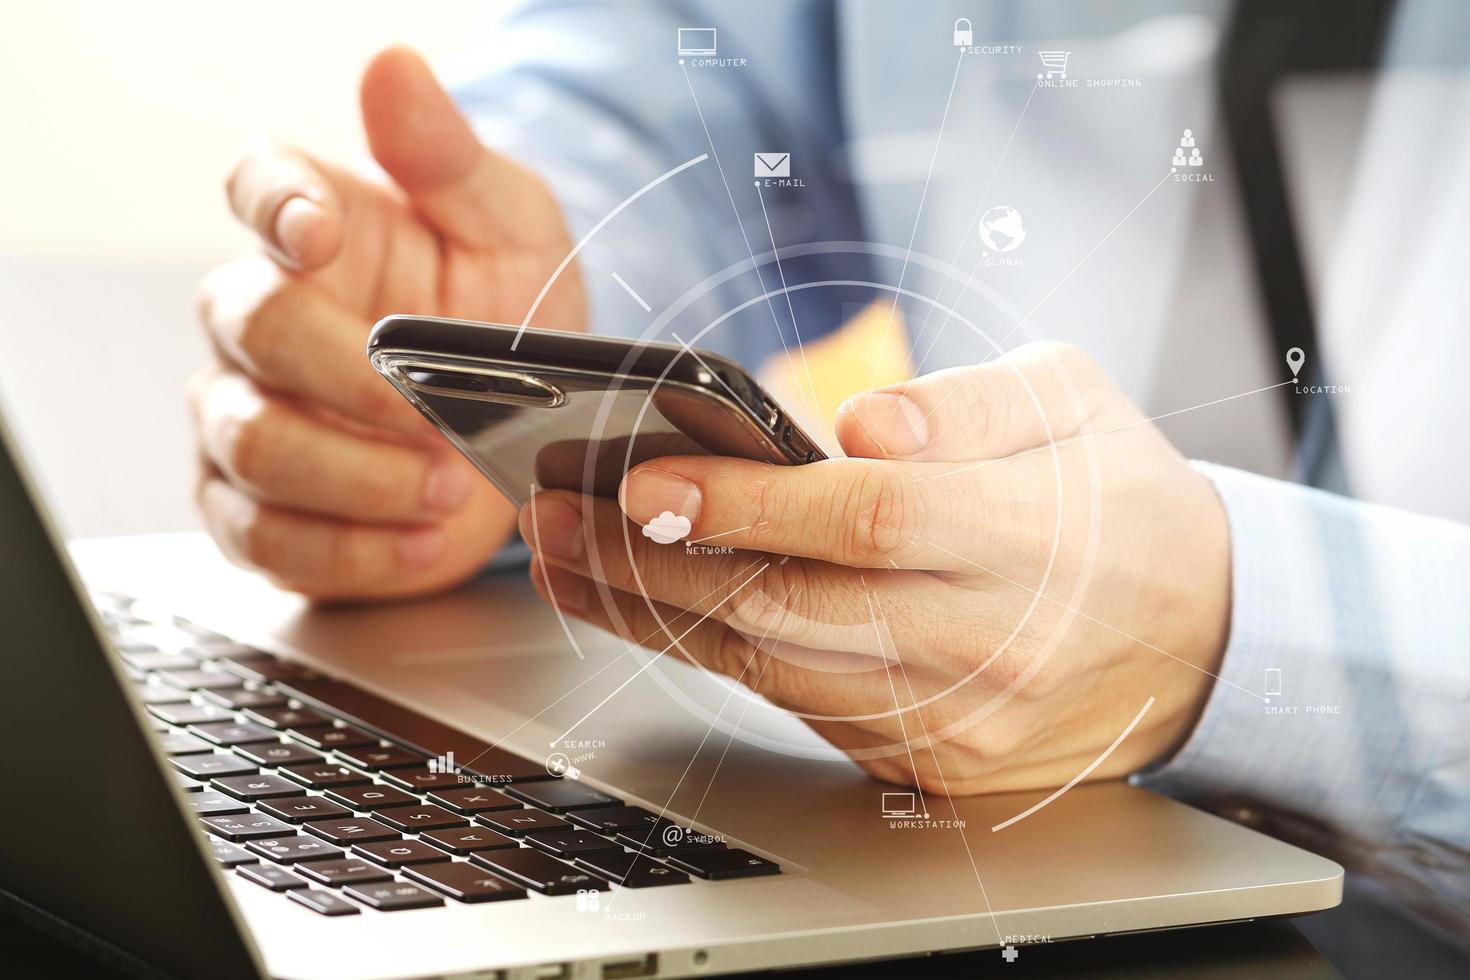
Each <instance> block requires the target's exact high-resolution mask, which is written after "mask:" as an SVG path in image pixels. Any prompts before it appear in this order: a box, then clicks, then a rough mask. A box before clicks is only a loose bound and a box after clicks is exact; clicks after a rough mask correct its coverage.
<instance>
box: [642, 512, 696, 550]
mask: <svg viewBox="0 0 1470 980" xmlns="http://www.w3.org/2000/svg"><path fill="white" fill-rule="evenodd" d="M692 526H693V525H691V524H690V522H689V518H687V517H680V516H678V515H677V514H675V513H674V512H673V511H671V510H666V511H664V512H663V513H662V514H660V515H658V516H657V517H655V518H654V519H653V520H651V521H649V522H648V523H647V524H645V525H643V536H644V537H645V538H652V539H653V540H654V541H656V542H657V543H658V544H673V543H674V542H675V541H678V540H679V539H681V538H683V537H684V536H685V535H686V534H688V533H689V528H690V527H692Z"/></svg>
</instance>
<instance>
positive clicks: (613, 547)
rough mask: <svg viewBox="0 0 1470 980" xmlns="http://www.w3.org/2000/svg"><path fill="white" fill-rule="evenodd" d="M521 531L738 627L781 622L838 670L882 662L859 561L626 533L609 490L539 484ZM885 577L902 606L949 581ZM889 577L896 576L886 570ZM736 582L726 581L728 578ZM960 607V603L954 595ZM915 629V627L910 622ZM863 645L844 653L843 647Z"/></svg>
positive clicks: (624, 586)
mask: <svg viewBox="0 0 1470 980" xmlns="http://www.w3.org/2000/svg"><path fill="white" fill-rule="evenodd" d="M520 526H521V535H522V537H523V538H524V539H525V540H526V541H527V542H528V543H529V544H530V546H531V548H532V549H533V550H534V551H535V552H536V553H537V554H538V555H541V556H543V558H544V559H545V560H546V561H547V562H550V563H552V564H556V565H560V566H562V567H564V568H569V569H572V570H574V571H576V572H578V573H579V574H583V575H588V576H590V577H592V578H595V579H597V580H599V581H602V582H606V583H607V584H608V585H611V586H612V587H613V588H616V589H621V590H624V591H627V592H633V593H638V594H641V595H647V596H648V597H649V598H650V599H653V600H656V601H660V602H664V603H668V604H670V605H673V606H675V607H678V608H681V609H690V610H693V611H694V612H697V613H700V614H707V615H712V616H714V617H716V618H717V619H719V620H720V621H722V622H724V623H726V624H728V625H729V626H731V627H732V628H734V629H736V630H738V631H740V632H742V633H747V634H750V635H760V634H762V633H765V632H767V631H769V630H771V629H773V628H774V627H775V626H776V624H777V623H780V624H781V629H782V637H783V638H784V639H785V640H787V641H789V642H791V643H795V644H800V645H801V646H804V647H808V648H811V649H812V650H819V651H824V652H826V653H827V654H828V656H827V657H825V658H824V659H823V661H822V662H821V663H820V664H818V663H817V662H815V660H814V661H812V662H810V663H809V664H808V666H812V667H819V668H820V669H825V670H829V671H862V670H873V669H875V668H877V667H879V666H881V664H882V660H881V659H880V658H882V656H883V650H882V644H883V638H882V636H881V635H880V633H879V631H878V629H877V627H876V617H875V615H874V608H873V604H872V600H871V599H870V598H869V593H870V587H869V585H868V583H866V582H865V581H864V579H863V574H862V573H861V572H859V571H858V570H856V569H852V568H845V567H842V566H837V565H829V564H824V563H821V562H804V561H787V562H784V563H783V562H780V561H779V560H777V559H774V558H770V557H764V556H759V555H752V554H750V553H748V552H735V553H733V554H730V555H702V554H690V553H688V552H686V551H685V549H684V548H683V547H682V546H679V545H677V544H675V545H664V544H657V543H655V542H653V541H651V540H650V539H648V538H646V537H644V536H643V535H641V534H636V533H635V534H633V535H630V536H629V537H628V538H627V539H626V540H625V538H624V534H625V529H626V528H627V522H626V521H625V520H624V519H623V517H622V514H621V513H620V512H619V510H618V508H617V506H616V505H615V504H613V502H612V501H610V500H599V499H597V498H595V497H583V496H581V495H579V494H576V493H570V492H567V491H559V490H558V491H547V492H543V493H540V494H537V495H536V496H535V497H534V498H532V499H531V501H530V502H528V503H527V505H526V506H525V507H524V508H523V509H522V511H521V518H520ZM899 574H900V576H901V578H900V579H899V580H892V579H890V580H888V581H885V583H884V585H885V587H886V588H887V589H889V590H890V591H896V592H902V593H904V594H906V596H907V600H906V601H905V602H903V603H901V604H900V603H894V605H895V606H896V607H897V608H898V613H899V615H901V616H903V617H907V616H908V615H909V614H910V612H909V611H910V610H912V609H914V608H922V607H923V604H924V603H925V601H926V600H934V599H936V598H937V596H936V593H937V592H939V591H940V590H944V589H947V588H949V586H946V585H944V584H942V583H940V582H938V581H936V580H934V579H933V578H931V577H929V576H924V575H921V574H918V573H908V572H905V573H899ZM885 578H887V576H885ZM725 582H730V583H732V584H731V586H730V587H727V588H721V587H720V586H721V583H725ZM950 607H951V608H953V605H952V604H950ZM903 628H905V629H906V630H908V631H910V632H912V627H911V626H908V625H907V624H906V625H905V627H903ZM842 653H847V654H855V655H859V656H856V657H841V656H837V655H838V654H842Z"/></svg>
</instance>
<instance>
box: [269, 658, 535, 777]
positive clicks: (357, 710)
mask: <svg viewBox="0 0 1470 980" xmlns="http://www.w3.org/2000/svg"><path fill="white" fill-rule="evenodd" d="M277 686H278V687H280V688H281V689H282V690H283V691H285V692H286V693H287V694H290V695H291V696H292V697H294V698H296V699H297V700H298V701H302V702H305V703H306V704H311V705H314V706H316V707H319V708H322V709H323V710H326V711H330V712H331V713H333V714H336V715H340V716H341V717H343V718H346V719H348V720H350V721H352V722H354V723H355V724H359V725H361V726H363V727H365V728H369V729H375V730H377V731H380V732H383V733H384V735H385V736H388V737H392V738H394V739H395V740H398V741H401V742H403V743H404V744H405V745H417V746H433V748H434V751H435V752H453V753H454V754H455V755H456V756H458V757H459V758H461V759H474V760H475V762H474V764H473V765H470V766H465V767H464V770H465V772H466V773H467V774H468V775H474V776H479V777H481V778H482V779H483V781H484V782H487V783H497V784H498V783H504V782H520V781H522V780H538V779H550V778H551V776H550V774H549V773H547V771H546V766H545V765H544V764H543V763H542V762H537V761H532V760H530V759H523V758H521V757H520V756H518V755H513V754H512V753H510V752H507V751H506V750H504V749H502V748H499V747H497V746H494V745H491V744H490V743H488V742H484V741H482V740H480V739H477V738H472V737H471V736H468V735H466V734H465V733H463V732H461V731H458V730H456V729H454V728H451V727H450V726H448V725H445V724H444V723H442V722H439V721H435V720H434V719H433V718H430V717H428V716H427V715H423V714H420V713H419V712H417V711H414V710H413V709H411V708H408V707H406V706H404V705H401V704H397V703H395V702H393V701H390V700H388V699H387V698H381V697H378V696H377V695H376V694H372V693H371V692H368V691H364V690H363V689H362V688H359V687H355V686H353V685H351V684H347V683H344V682H342V681H333V680H327V679H326V678H320V677H318V678H312V679H309V680H292V681H287V682H283V683H282V684H279V685H277ZM427 757H428V756H427V755H425V756H421V758H427Z"/></svg>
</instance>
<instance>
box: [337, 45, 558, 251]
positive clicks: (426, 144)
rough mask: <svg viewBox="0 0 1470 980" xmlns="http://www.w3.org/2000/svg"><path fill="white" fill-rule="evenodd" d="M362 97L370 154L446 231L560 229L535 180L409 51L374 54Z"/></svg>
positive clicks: (523, 234) (478, 239) (516, 241)
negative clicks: (477, 129) (487, 139)
mask: <svg viewBox="0 0 1470 980" xmlns="http://www.w3.org/2000/svg"><path fill="white" fill-rule="evenodd" d="M361 98H362V118H363V125H364V127H365V128H366V130H367V139H368V145H369V146H370V147H371V148H372V151H373V157H374V158H375V159H376V160H377V161H378V163H379V164H380V165H381V166H382V167H383V169H384V170H386V171H387V172H388V175H389V176H390V177H392V178H393V180H394V181H396V182H397V184H398V185H399V186H400V187H401V188H403V190H404V191H405V192H406V193H407V194H408V196H409V198H410V199H411V201H412V202H413V204H414V206H415V208H417V209H418V211H419V212H420V213H421V214H422V215H423V216H424V217H425V218H426V219H427V220H428V221H429V222H430V223H431V224H432V225H434V226H435V227H436V228H437V229H438V230H439V231H440V232H441V233H443V234H444V235H445V236H447V237H448V238H451V239H453V240H455V241H456V242H457V243H458V244H461V245H463V246H465V247H468V248H485V249H489V248H497V247H504V246H525V245H534V244H536V243H538V242H541V241H544V240H546V239H548V238H550V237H552V236H555V237H556V238H558V239H559V238H561V237H563V235H564V233H563V232H562V225H561V218H560V212H559V211H558V209H557V207H556V205H555V202H554V200H553V199H552V197H551V194H550V192H549V191H548V190H547V189H546V187H545V185H544V184H543V183H542V182H541V180H540V179H539V178H537V177H536V176H535V175H534V174H532V173H531V172H530V171H528V170H526V169H525V168H523V167H521V166H519V165H517V164H515V163H512V162H511V161H510V160H508V159H506V158H505V157H502V156H500V155H499V154H496V153H493V152H491V151H490V150H489V149H487V148H486V147H485V146H484V144H482V143H481V142H480V141H479V138H478V137H476V136H475V133H474V131H473V130H472V129H471V128H470V125H469V123H468V122H467V121H466V120H465V118H464V116H462V115H460V112H459V110H458V108H456V107H455V105H454V102H453V101H452V100H451V99H450V97H449V94H448V93H447V92H445V91H444V89H443V87H441V86H440V84H439V82H438V80H437V79H435V78H434V75H433V73H432V72H431V71H430V70H429V66H428V65H426V64H425V63H424V61H423V59H422V58H420V57H419V56H418V55H417V54H415V53H414V52H413V51H410V50H409V49H407V48H388V49H387V50H385V51H382V52H380V53H379V54H378V55H377V56H376V57H375V58H373V60H372V61H371V62H370V63H369V64H368V66H367V70H366V71H365V72H364V73H363V77H362V85H361Z"/></svg>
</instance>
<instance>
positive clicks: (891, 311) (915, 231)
mask: <svg viewBox="0 0 1470 980" xmlns="http://www.w3.org/2000/svg"><path fill="white" fill-rule="evenodd" d="M964 63H965V53H964V51H961V52H960V53H959V57H957V58H956V59H955V63H954V77H952V78H951V79H950V80H949V95H948V97H946V98H945V100H944V114H943V115H942V116H940V117H939V132H938V133H936V134H935V136H934V152H933V153H931V154H929V172H928V173H927V174H925V175H924V189H923V190H922V191H921V192H920V193H919V206H918V208H917V209H915V211H914V227H913V228H912V229H911V230H910V231H909V244H908V248H907V249H906V250H905V251H904V253H903V265H902V266H900V267H899V269H898V287H897V290H896V291H895V293H894V296H893V305H892V306H890V307H889V308H888V325H887V326H886V327H884V328H883V342H882V343H881V344H879V345H878V353H877V356H876V357H874V358H873V377H872V378H871V379H870V380H869V381H868V387H869V388H870V389H872V388H876V387H877V386H878V371H879V369H880V368H881V367H882V366H883V355H884V353H886V352H887V350H888V338H889V336H890V335H892V333H893V317H894V315H895V314H896V313H897V312H898V297H899V293H900V292H901V291H902V290H903V280H904V276H905V275H907V274H908V271H909V259H911V258H912V257H913V254H914V239H915V238H917V237H918V236H919V221H920V219H921V218H923V217H924V202H925V201H927V200H928V199H929V183H930V181H932V180H933V179H934V163H935V161H937V160H938V159H939V146H940V144H941V143H943V142H944V124H945V123H947V122H948V121H949V107H950V105H951V104H952V103H953V102H954V89H955V85H956V83H958V82H959V80H960V66H961V65H963V64H964Z"/></svg>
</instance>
